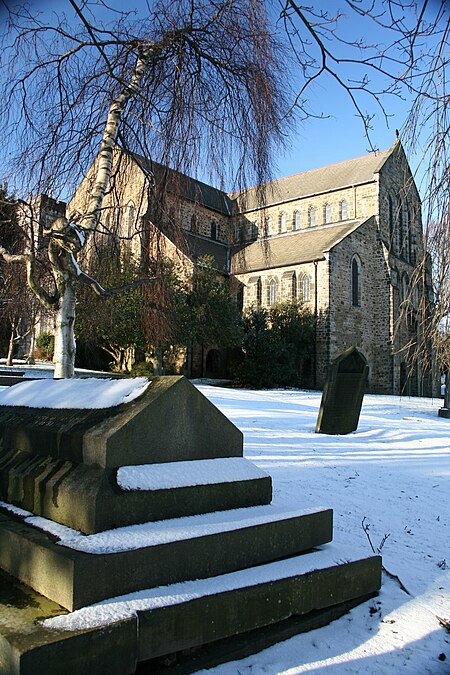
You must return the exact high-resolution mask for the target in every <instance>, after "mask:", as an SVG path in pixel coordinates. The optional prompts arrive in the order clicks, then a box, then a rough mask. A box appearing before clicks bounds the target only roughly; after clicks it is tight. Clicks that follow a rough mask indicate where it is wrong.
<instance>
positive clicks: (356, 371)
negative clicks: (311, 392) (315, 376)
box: [316, 347, 369, 434]
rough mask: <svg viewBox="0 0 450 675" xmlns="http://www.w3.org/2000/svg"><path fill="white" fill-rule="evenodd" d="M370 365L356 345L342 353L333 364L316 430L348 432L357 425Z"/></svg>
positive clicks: (335, 432)
mask: <svg viewBox="0 0 450 675" xmlns="http://www.w3.org/2000/svg"><path fill="white" fill-rule="evenodd" d="M368 373H369V366H368V364H367V360H366V358H365V357H364V356H363V354H361V352H360V351H358V350H357V349H356V347H350V348H349V349H347V350H346V351H345V352H342V354H340V355H339V356H338V357H337V359H335V360H334V361H333V363H332V364H331V366H330V369H329V373H328V377H327V380H326V382H325V387H324V389H323V394H322V401H321V403H320V410H319V416H318V418H317V425H316V433H320V434H349V433H350V432H352V431H356V429H357V428H358V422H359V415H360V413H361V406H362V402H363V397H364V390H365V387H366V383H367V376H368Z"/></svg>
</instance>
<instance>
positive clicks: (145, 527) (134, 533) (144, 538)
mask: <svg viewBox="0 0 450 675" xmlns="http://www.w3.org/2000/svg"><path fill="white" fill-rule="evenodd" d="M6 506H8V505H6ZM13 508H15V507H13ZM321 510H323V509H322V508H309V509H301V510H296V511H288V510H286V508H279V507H276V506H273V505H272V504H269V505H267V506H253V507H249V508H242V509H231V510H228V511H215V512H213V513H203V514H200V515H198V516H185V517H183V518H172V519H169V520H158V521H154V522H148V523H142V524H140V525H127V526H125V527H119V528H117V529H114V530H104V531H103V532H97V533H95V534H88V535H84V534H81V533H80V532H78V531H77V530H73V529H71V528H70V527H66V526H65V525H60V524H58V523H54V522H52V521H50V520H47V519H46V518H42V517H41V516H33V515H32V514H29V515H28V516H27V517H25V519H24V520H25V522H26V523H28V524H30V525H34V526H35V527H37V528H39V529H41V530H44V531H45V532H49V533H51V534H53V535H56V536H57V537H59V541H58V544H59V545H61V546H66V547H68V548H72V549H75V550H77V551H83V552H85V553H91V554H102V553H118V552H120V551H129V550H134V549H138V548H145V547H147V546H159V545H160V544H167V543H170V542H173V541H182V540H183V539H194V538H196V537H204V536H208V535H212V534H215V533H217V532H230V531H232V530H238V529H243V528H246V527H252V526H255V525H261V524H263V523H267V522H274V521H278V520H287V519H289V518H295V517H297V516H301V515H307V514H309V513H316V512H317V511H321Z"/></svg>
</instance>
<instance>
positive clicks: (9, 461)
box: [0, 377, 381, 675]
mask: <svg viewBox="0 0 450 675" xmlns="http://www.w3.org/2000/svg"><path fill="white" fill-rule="evenodd" d="M129 382H130V387H131V386H132V385H133V380H130V381H129ZM24 386H26V387H30V386H31V387H32V386H34V383H32V382H24V383H21V384H15V385H13V386H11V387H10V388H9V390H8V392H11V396H10V397H9V400H8V401H7V402H6V403H5V401H4V400H3V404H2V405H0V570H1V571H0V675H6V674H7V675H28V674H30V675H31V674H32V673H33V675H35V674H36V673H46V674H48V675H53V674H55V675H56V674H57V673H58V674H59V673H61V674H64V675H70V674H71V673H80V672H83V673H90V674H97V673H98V674H99V675H100V674H103V673H108V674H112V675H114V674H115V673H117V675H126V674H127V673H130V674H131V673H134V672H135V671H136V669H137V668H138V664H139V663H141V662H147V661H148V660H151V659H161V658H162V657H167V656H168V655H174V654H180V653H182V654H190V655H191V654H192V656H189V658H191V659H192V664H193V665H192V668H193V669H194V670H195V664H196V666H198V667H207V664H208V663H214V659H216V660H217V659H219V660H220V659H222V660H229V659H231V658H236V657H237V656H239V655H241V654H243V653H249V652H251V651H252V650H253V651H256V650H257V649H260V648H262V647H263V646H266V645H267V644H268V643H270V642H273V641H276V640H277V639H280V640H281V639H285V637H288V636H289V635H291V634H294V633H296V632H301V631H303V630H309V629H311V628H315V627H318V626H321V625H324V624H325V623H328V622H329V621H331V620H333V619H334V618H336V617H338V616H340V615H341V614H342V613H344V612H346V611H348V609H349V608H351V607H352V606H355V605H356V604H358V603H360V602H362V601H364V600H366V599H367V598H368V597H371V596H373V595H374V594H376V592H377V591H378V590H379V588H380V584H381V558H380V557H379V556H373V555H369V556H367V557H364V558H358V557H352V556H351V554H349V552H348V551H345V550H343V549H342V548H341V547H337V546H336V545H335V544H333V543H330V542H331V540H332V530H333V522H332V520H333V514H332V511H331V509H328V508H312V509H307V510H305V509H303V510H298V509H297V510H294V509H292V510H289V511H287V510H286V509H281V508H279V507H277V506H276V504H273V503H271V498H272V487H271V479H270V477H269V476H268V475H267V474H265V473H264V472H263V471H262V470H260V469H259V468H258V467H256V466H255V465H253V464H252V463H251V462H249V461H248V460H246V459H244V457H243V437H242V433H241V432H240V431H239V430H238V429H237V428H236V427H235V426H234V425H233V424H232V423H231V422H230V421H229V420H228V419H227V418H226V417H225V416H224V415H223V414H222V413H221V412H220V411H219V410H217V408H215V406H213V405H212V404H211V403H210V402H209V401H208V400H207V399H206V398H205V397H204V396H203V395H202V394H200V393H199V392H198V390H197V389H196V388H195V387H194V386H193V385H191V384H190V383H189V382H188V380H186V379H185V378H183V377H161V378H154V379H153V380H152V381H151V382H150V383H149V384H148V385H147V386H146V387H144V388H143V393H141V394H140V395H139V396H137V397H136V398H134V399H133V400H130V401H129V402H126V403H125V402H121V403H120V404H118V405H113V406H108V407H105V408H97V409H88V408H85V409H83V408H82V407H80V408H76V409H75V408H71V409H67V408H66V409H57V408H50V407H45V408H38V407H31V406H30V405H28V404H27V405H23V403H22V402H23V399H22V398H21V396H22V392H23V387H24ZM37 386H42V385H41V384H40V385H37ZM49 386H50V385H49ZM51 386H52V387H55V386H56V387H57V386H62V385H61V384H60V383H57V382H56V383H52V385H51ZM64 386H67V382H66V383H64ZM69 386H70V385H69ZM74 386H76V384H75V385H74ZM103 386H108V383H106V385H105V383H104V382H103ZM111 386H112V384H111ZM120 386H122V387H123V386H124V385H123V381H122V384H121V385H120ZM20 388H22V389H20ZM3 391H4V390H3ZM17 401H18V402H19V403H17ZM0 403H2V400H1V398H0ZM202 659H203V660H202ZM202 664H204V665H202ZM155 667H156V666H155ZM152 672H153V670H152ZM186 672H188V671H186Z"/></svg>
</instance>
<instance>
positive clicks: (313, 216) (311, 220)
mask: <svg viewBox="0 0 450 675" xmlns="http://www.w3.org/2000/svg"><path fill="white" fill-rule="evenodd" d="M316 225H317V209H316V208H315V207H314V206H310V207H309V209H308V227H315V226H316Z"/></svg>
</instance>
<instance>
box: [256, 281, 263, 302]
mask: <svg viewBox="0 0 450 675" xmlns="http://www.w3.org/2000/svg"><path fill="white" fill-rule="evenodd" d="M256 304H257V306H258V307H261V305H262V281H261V277H258V281H257V282H256Z"/></svg>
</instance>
